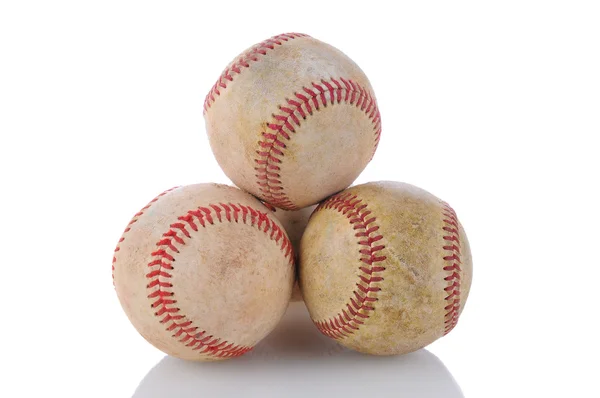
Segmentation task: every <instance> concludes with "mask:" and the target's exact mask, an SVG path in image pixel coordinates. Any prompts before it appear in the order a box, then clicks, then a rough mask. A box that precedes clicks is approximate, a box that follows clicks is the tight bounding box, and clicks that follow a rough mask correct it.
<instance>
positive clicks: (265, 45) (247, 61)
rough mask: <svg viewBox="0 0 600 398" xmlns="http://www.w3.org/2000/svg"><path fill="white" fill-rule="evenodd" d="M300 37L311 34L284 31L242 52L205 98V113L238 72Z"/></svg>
mask: <svg viewBox="0 0 600 398" xmlns="http://www.w3.org/2000/svg"><path fill="white" fill-rule="evenodd" d="M300 37H310V36H308V35H305V34H304V33H283V34H281V35H277V36H273V37H271V38H269V39H267V40H265V41H263V42H260V43H258V44H256V45H254V46H252V47H251V48H250V49H249V50H247V51H245V52H244V53H242V54H241V55H240V56H239V57H238V58H237V59H236V60H235V61H233V63H232V64H231V65H230V66H228V67H227V68H225V70H224V71H223V73H221V76H220V77H219V79H218V80H217V82H216V83H215V84H214V85H213V86H212V88H211V89H210V91H209V92H208V94H207V95H206V98H205V99H204V113H206V111H208V109H209V108H210V107H211V106H212V104H213V103H214V102H215V101H216V97H218V96H220V95H221V90H224V89H226V88H227V85H228V84H229V82H232V81H233V79H234V76H235V75H236V74H238V75H239V74H241V73H242V71H243V70H244V69H247V68H249V67H250V65H251V64H252V62H257V61H258V60H259V59H260V56H261V55H267V52H268V51H270V50H274V49H275V48H276V46H281V45H283V44H284V43H285V42H287V41H289V40H293V39H296V38H300Z"/></svg>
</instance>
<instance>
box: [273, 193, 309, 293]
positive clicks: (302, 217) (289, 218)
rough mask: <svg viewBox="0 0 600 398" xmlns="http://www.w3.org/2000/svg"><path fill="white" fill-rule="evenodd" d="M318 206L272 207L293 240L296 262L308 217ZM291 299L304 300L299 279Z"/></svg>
mask: <svg viewBox="0 0 600 398" xmlns="http://www.w3.org/2000/svg"><path fill="white" fill-rule="evenodd" d="M316 207H317V206H316V205H315V206H309V207H305V208H303V209H300V210H282V209H277V208H275V207H272V208H271V210H272V211H273V213H275V217H277V219H278V220H279V221H280V222H281V224H282V225H283V228H284V229H285V231H286V232H287V234H288V236H289V238H290V241H291V242H292V247H293V248H294V254H295V260H296V264H297V263H298V254H299V253H300V239H302V234H303V233H304V230H305V229H306V224H308V219H309V218H310V215H311V214H312V212H313V211H314V210H315V208H316ZM296 270H297V269H296ZM291 301H302V292H301V291H300V286H299V285H298V280H297V279H296V283H294V288H293V290H292V299H291Z"/></svg>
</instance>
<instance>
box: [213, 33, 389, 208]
mask: <svg viewBox="0 0 600 398" xmlns="http://www.w3.org/2000/svg"><path fill="white" fill-rule="evenodd" d="M204 117H205V120H206V129H207V132H208V137H209V141H210V145H211V148H212V150H213V153H214V155H215V157H216V159H217V161H218V163H219V165H220V166H221V168H222V169H223V171H224V172H225V174H226V175H227V176H228V177H229V178H230V179H231V180H232V181H233V182H234V183H235V184H236V185H237V186H239V187H240V188H242V189H244V190H246V191H248V192H250V193H252V194H253V195H255V196H257V197H259V198H260V199H262V200H264V201H266V202H268V203H270V204H272V205H274V206H276V207H279V208H282V209H287V210H292V209H299V208H303V207H306V206H309V205H312V204H316V203H317V202H319V201H320V200H322V199H324V198H326V197H327V196H329V195H331V194H333V193H335V192H338V191H340V190H342V189H344V188H346V187H347V186H349V185H350V184H351V183H352V182H353V181H354V180H355V179H356V177H358V175H359V174H360V172H361V171H362V170H363V169H364V168H365V166H366V165H367V163H368V162H369V161H370V159H371V157H372V156H373V154H374V152H375V149H376V148H377V144H378V142H379V136H380V133H381V118H380V115H379V109H378V107H377V101H376V99H375V95H374V93H373V88H372V87H371V84H370V83H369V80H368V79H367V77H366V76H365V74H364V73H363V71H362V70H361V69H360V68H359V67H358V65H356V64H355V63H354V62H353V61H352V60H351V59H350V58H348V56H346V55H345V54H344V53H342V52H341V51H340V50H338V49H336V48H335V47H332V46H331V45H329V44H326V43H324V42H321V41H319V40H316V39H314V38H312V37H310V36H308V35H305V34H300V33H287V34H281V35H278V36H274V37H272V38H270V39H267V40H265V41H263V42H261V43H258V44H256V45H254V46H252V47H250V48H249V49H248V50H246V51H244V52H243V53H242V54H241V55H239V56H238V57H237V58H235V59H234V60H233V61H232V62H231V63H230V64H229V65H228V66H227V67H226V68H225V70H224V71H223V73H222V74H221V76H220V77H219V79H218V81H217V82H216V83H215V85H214V86H213V87H212V89H211V90H210V92H209V93H208V95H207V96H206V100H205V103H204Z"/></svg>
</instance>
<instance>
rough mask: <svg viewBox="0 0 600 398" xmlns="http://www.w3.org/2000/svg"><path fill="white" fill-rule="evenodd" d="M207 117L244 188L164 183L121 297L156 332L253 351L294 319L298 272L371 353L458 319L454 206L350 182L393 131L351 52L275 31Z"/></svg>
mask: <svg viewBox="0 0 600 398" xmlns="http://www.w3.org/2000/svg"><path fill="white" fill-rule="evenodd" d="M204 117H205V119H206V128H207V132H208V137H209V141H210V145H211V147H212V150H213V153H214V155H215V157H216V159H217V161H218V163H219V165H220V166H221V167H222V168H223V171H224V172H225V174H226V175H227V176H228V177H229V178H230V179H231V180H232V181H233V182H234V183H235V185H237V187H239V188H234V187H231V186H225V185H218V184H197V185H188V186H183V187H176V188H172V189H169V190H167V191H165V192H163V193H161V194H160V195H158V196H157V197H156V198H154V199H153V200H152V201H150V203H148V205H146V206H145V207H144V208H143V209H141V210H140V211H139V212H138V213H137V214H135V216H134V217H133V219H132V220H131V221H130V222H129V224H128V225H127V228H126V229H125V232H124V233H123V236H122V237H121V239H120V240H119V243H118V245H117V248H116V250H115V254H114V258H113V280H114V285H115V288H116V292H117V295H118V297H119V300H120V302H121V305H122V306H123V309H124V310H125V313H126V314H127V316H128V317H129V319H130V321H131V323H132V324H133V325H134V326H135V328H136V329H137V330H138V332H139V333H140V334H141V335H142V336H143V337H144V338H146V340H148V341H149V342H150V343H152V344H153V345H154V346H156V347H157V348H159V349H160V350H162V351H164V352H166V353H167V354H170V355H173V356H176V357H180V358H185V359H191V360H218V359H225V358H231V357H237V356H239V355H242V354H244V353H246V352H248V351H250V350H252V348H253V347H254V346H255V345H256V344H257V343H258V342H259V341H260V340H261V339H263V338H264V337H265V336H267V334H269V332H270V331H271V330H273V329H274V327H275V326H276V324H277V323H278V322H279V320H280V319H281V317H282V316H283V314H284V312H285V310H286V308H287V306H288V303H289V301H290V297H291V296H292V291H293V286H294V283H295V280H298V282H299V287H300V290H301V297H302V298H303V299H304V302H305V303H306V306H307V308H308V310H309V312H310V315H311V318H312V320H313V321H314V324H315V326H316V327H317V328H318V329H319V330H320V331H321V332H322V333H323V334H325V335H327V336H329V337H331V338H332V339H336V340H337V341H338V342H339V343H340V344H342V345H344V346H347V347H350V348H352V349H355V350H358V351H360V352H364V353H369V354H377V355H389V354H402V353H407V352H410V351H414V350H417V349H419V348H421V347H424V346H426V345H427V344H430V343H431V342H433V341H434V340H436V339H438V338H439V337H441V336H443V335H445V334H447V333H448V332H450V331H451V330H452V329H453V328H454V326H455V325H456V323H457V321H458V317H459V315H460V313H461V311H462V309H463V307H464V304H465V301H466V299H467V296H468V293H469V288H470V285H471V275H472V263H471V254H470V250H469V243H468V241H467V237H466V235H465V232H464V230H463V228H462V226H461V224H460V222H459V221H458V218H457V217H456V213H455V212H454V210H452V208H451V207H450V206H449V205H448V204H446V203H445V202H443V201H441V200H440V199H438V198H436V197H435V196H433V195H431V194H430V193H428V192H426V191H424V190H422V189H420V188H417V187H415V186H411V185H408V184H403V183H398V182H373V183H368V184H363V185H358V186H354V187H351V188H348V189H346V188H347V187H348V186H349V185H350V184H352V182H353V181H354V180H355V179H356V178H357V177H358V175H359V174H360V173H361V171H362V170H363V169H364V167H365V166H366V165H367V163H368V162H369V161H370V159H371V158H372V157H373V154H374V153H375V150H376V148H377V144H378V143H379V137H380V132H381V118H380V114H379V109H378V107H377V101H376V99H375V95H374V93H373V89H372V87H371V84H370V83H369V80H368V79H367V77H366V76H365V74H364V73H363V71H362V70H361V69H360V68H359V67H358V66H357V65H356V64H355V63H354V62H353V61H352V60H351V59H350V58H348V57H347V56H346V55H345V54H344V53H342V52H341V51H339V50H338V49H336V48H334V47H332V46H330V45H329V44H326V43H323V42H321V41H319V40H316V39H314V38H312V37H310V36H307V35H305V34H298V33H288V34H282V35H278V36H275V37H272V38H270V39H268V40H265V41H263V42H261V43H259V44H256V45H254V46H252V47H250V48H249V49H248V50H246V51H244V52H243V53H242V54H241V55H239V56H238V57H237V58H235V59H234V60H233V61H232V62H231V63H230V64H229V65H228V66H227V67H226V68H225V70H224V71H223V73H222V74H221V76H220V77H219V79H218V80H217V82H216V83H215V85H214V86H213V87H212V88H211V89H210V91H209V93H208V95H207V97H206V100H205V102H204ZM315 205H316V208H315ZM294 296H296V297H300V294H295V295H294Z"/></svg>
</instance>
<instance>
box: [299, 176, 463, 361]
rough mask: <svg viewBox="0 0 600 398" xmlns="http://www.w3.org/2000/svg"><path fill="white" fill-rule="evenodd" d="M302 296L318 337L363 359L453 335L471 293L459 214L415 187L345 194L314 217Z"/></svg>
mask: <svg viewBox="0 0 600 398" xmlns="http://www.w3.org/2000/svg"><path fill="white" fill-rule="evenodd" d="M299 267H300V268H299V275H300V287H301V289H302V294H303V297H304V301H305V303H306V306H307V307H308V310H309V312H310V314H311V317H312V319H313V321H314V322H315V324H316V325H317V327H318V328H319V330H321V332H322V333H324V334H325V335H327V336H330V337H332V338H334V339H337V340H338V341H339V343H341V344H342V345H344V346H347V347H349V348H352V349H355V350H357V351H361V352H364V353H369V354H377V355H391V354H403V353H408V352H411V351H415V350H417V349H419V348H422V347H424V346H426V345H428V344H430V343H432V342H433V341H435V340H436V339H438V338H439V337H441V336H443V335H445V334H447V333H449V332H450V331H451V330H452V329H453V328H454V326H456V323H457V321H458V317H459V315H460V313H461V312H462V310H463V308H464V305H465V301H466V300H467V296H468V294H469V289H470V287H471V278H472V269H473V267H472V262H471V252H470V249H469V242H468V241H467V236H466V235H465V231H464V230H463V228H462V226H461V225H460V223H459V222H458V219H457V217H456V214H455V212H454V211H453V210H452V208H450V206H448V204H446V203H445V202H442V201H441V200H440V199H438V198H436V197H435V196H433V195H431V194H430V193H428V192H426V191H424V190H422V189H420V188H417V187H415V186H412V185H408V184H403V183H398V182H377V183H368V184H364V185H358V186H355V187H352V188H349V189H347V190H345V191H342V192H340V193H338V194H336V195H334V196H332V197H330V198H328V199H327V200H326V201H324V202H323V203H321V204H320V205H319V207H318V208H317V210H315V212H314V213H313V215H312V217H311V219H310V221H309V222H308V226H307V227H306V231H305V232H304V235H303V237H302V241H301V244H300V263H299Z"/></svg>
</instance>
